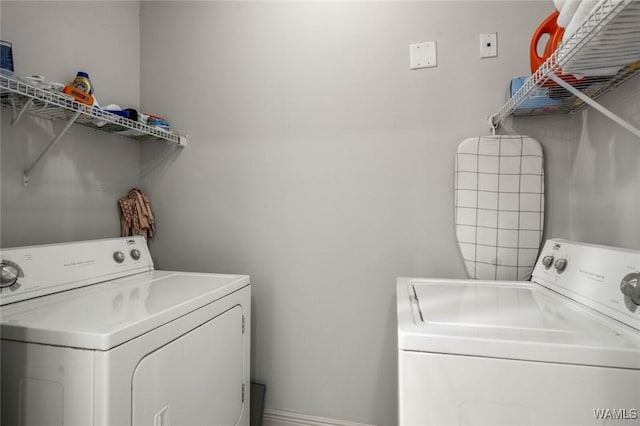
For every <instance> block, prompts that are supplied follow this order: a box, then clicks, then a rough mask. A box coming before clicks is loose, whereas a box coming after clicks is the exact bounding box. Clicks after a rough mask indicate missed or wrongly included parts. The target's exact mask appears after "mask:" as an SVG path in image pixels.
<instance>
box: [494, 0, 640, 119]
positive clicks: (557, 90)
mask: <svg viewBox="0 0 640 426" xmlns="http://www.w3.org/2000/svg"><path fill="white" fill-rule="evenodd" d="M598 70H601V71H603V73H606V74H608V75H599V76H594V75H593V74H598ZM639 71H640V1H638V0H601V1H600V2H599V3H598V4H597V6H596V7H595V8H594V9H593V10H592V11H591V13H590V15H589V16H588V18H587V19H586V20H585V22H584V23H583V24H582V26H580V27H579V28H578V30H577V31H576V32H575V33H574V34H573V35H571V37H569V38H568V39H567V40H565V41H564V42H563V43H562V44H561V45H560V46H559V47H558V49H557V50H556V51H555V52H553V54H552V55H551V56H550V57H549V58H548V59H547V60H546V61H545V62H544V63H543V64H542V65H541V66H540V68H538V69H537V70H536V72H534V73H533V75H531V76H530V77H529V78H528V79H527V80H526V81H525V82H524V83H523V85H522V87H521V88H520V89H519V90H518V91H517V92H516V93H514V94H513V96H512V97H511V98H510V99H509V100H508V101H507V102H506V103H505V104H504V105H503V106H502V108H500V109H499V110H498V112H497V113H496V114H494V115H493V116H492V118H491V121H492V125H497V124H498V123H499V122H500V121H502V120H504V119H505V118H506V117H508V116H510V115H516V116H517V115H543V114H558V113H571V112H575V111H578V110H580V109H582V108H584V107H585V106H586V105H588V104H589V105H593V102H592V100H593V99H597V98H598V97H600V96H602V95H604V94H605V93H608V92H609V91H611V90H612V89H614V88H616V87H618V86H619V85H621V84H622V83H624V82H625V81H627V80H628V79H629V78H631V77H633V76H634V75H637V74H638V72H639ZM571 74H575V75H576V76H578V77H580V75H581V74H584V75H586V77H583V78H580V79H578V80H576V79H573V80H570V79H568V78H566V77H564V76H566V75H571ZM552 75H554V76H560V78H561V79H562V80H564V81H566V82H569V84H570V85H571V86H572V88H571V89H577V90H569V89H570V88H569V87H566V85H563V84H558V83H556V82H555V81H556V80H555V79H554V78H552V77H551V76H552ZM564 81H563V82H564ZM563 86H564V87H563Z"/></svg>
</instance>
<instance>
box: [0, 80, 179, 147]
mask: <svg viewBox="0 0 640 426" xmlns="http://www.w3.org/2000/svg"><path fill="white" fill-rule="evenodd" d="M0 93H1V97H0V103H2V105H3V106H8V107H11V108H13V109H14V117H16V115H15V114H20V115H21V114H22V112H27V113H29V114H31V115H35V116H37V117H41V118H45V119H48V120H65V121H68V120H70V119H71V118H72V116H73V115H74V113H77V112H80V114H79V115H78V117H77V118H76V119H75V123H77V124H81V125H84V126H87V127H91V128H93V129H96V130H101V131H105V132H108V133H113V134H116V135H121V136H125V137H128V138H131V139H136V140H143V139H164V140H167V141H170V142H174V143H176V144H178V145H180V146H184V145H185V144H186V137H185V136H184V135H182V134H180V133H178V132H175V131H169V130H164V129H161V128H158V127H154V126H149V125H147V124H144V123H140V122H137V121H133V120H129V119H128V118H125V117H120V116H118V115H116V114H112V113H110V112H107V111H105V110H102V109H100V108H99V107H94V106H90V105H85V104H83V103H79V102H76V101H75V100H74V99H73V98H71V97H70V96H67V95H65V94H63V93H62V92H59V91H55V90H47V89H43V88H39V87H35V86H33V85H31V84H28V83H25V82H22V81H20V80H19V79H18V78H16V77H15V76H12V77H9V76H6V75H0ZM18 111H20V112H18ZM18 118H19V116H18ZM101 122H102V123H101ZM105 122H106V123H105ZM98 124H103V125H102V126H99V125H98Z"/></svg>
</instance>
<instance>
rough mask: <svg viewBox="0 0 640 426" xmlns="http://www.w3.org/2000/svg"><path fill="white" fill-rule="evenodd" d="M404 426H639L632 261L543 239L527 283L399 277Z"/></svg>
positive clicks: (636, 282) (638, 271)
mask: <svg viewBox="0 0 640 426" xmlns="http://www.w3.org/2000/svg"><path fill="white" fill-rule="evenodd" d="M397 296H398V301H397V303H398V367H399V423H400V425H402V426H428V425H437V426H446V425H455V426H534V425H535V426H553V425H558V426H568V425H580V426H586V425H600V426H602V425H613V424H620V425H623V424H624V425H629V426H630V425H638V424H640V397H639V395H640V307H639V306H638V305H640V252H639V251H632V250H623V249H616V248H611V247H603V246H595V245H588V244H581V243H574V242H569V241H565V240H549V241H547V242H546V244H545V246H544V249H543V251H542V254H541V255H540V257H539V259H538V262H537V263H536V266H535V269H534V272H533V277H532V280H531V281H525V282H512V281H474V280H440V279H414V278H399V279H398V283H397Z"/></svg>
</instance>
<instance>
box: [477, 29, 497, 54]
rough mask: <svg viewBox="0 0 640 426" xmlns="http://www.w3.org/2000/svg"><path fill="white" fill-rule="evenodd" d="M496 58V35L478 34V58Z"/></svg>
mask: <svg viewBox="0 0 640 426" xmlns="http://www.w3.org/2000/svg"><path fill="white" fill-rule="evenodd" d="M496 56H498V33H490V34H480V57H481V58H495V57H496Z"/></svg>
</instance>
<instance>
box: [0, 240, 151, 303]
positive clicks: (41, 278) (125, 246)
mask: <svg viewBox="0 0 640 426" xmlns="http://www.w3.org/2000/svg"><path fill="white" fill-rule="evenodd" d="M151 270H153V261H152V260H151V254H150V253H149V249H148V247H147V243H146V241H145V239H144V238H142V237H138V236H137V237H125V238H110V239H104V240H93V241H80V242H72V243H62V244H47V245H39V246H29V247H16V248H8V249H1V250H0V272H1V275H0V305H5V304H7V303H13V302H18V301H21V300H26V299H31V298H34V297H39V296H44V295H47V294H51V293H57V292H59V291H64V290H70V289H73V288H78V287H83V286H86V285H91V284H96V283H99V282H103V281H107V280H112V279H116V278H122V277H125V276H127V275H132V274H136V273H139V272H145V271H151Z"/></svg>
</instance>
